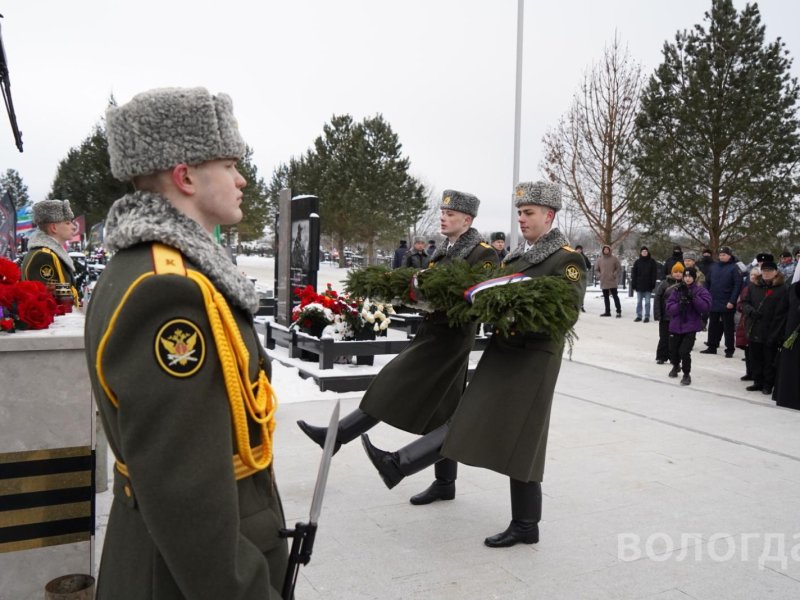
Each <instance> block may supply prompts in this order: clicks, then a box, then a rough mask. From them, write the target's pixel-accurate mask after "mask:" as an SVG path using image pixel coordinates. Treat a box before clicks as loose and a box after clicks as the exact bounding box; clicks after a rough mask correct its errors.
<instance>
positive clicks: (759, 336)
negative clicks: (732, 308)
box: [742, 260, 787, 395]
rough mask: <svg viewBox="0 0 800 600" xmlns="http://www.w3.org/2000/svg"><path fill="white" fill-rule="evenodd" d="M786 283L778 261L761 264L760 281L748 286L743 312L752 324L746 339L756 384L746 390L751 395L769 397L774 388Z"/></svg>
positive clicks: (781, 338)
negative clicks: (761, 394) (748, 343)
mask: <svg viewBox="0 0 800 600" xmlns="http://www.w3.org/2000/svg"><path fill="white" fill-rule="evenodd" d="M784 283H785V281H784V279H783V274H782V273H780V272H779V271H778V265H776V264H775V261H766V260H765V261H764V262H763V263H761V277H759V279H758V281H756V282H755V283H751V284H749V285H748V288H749V289H748V292H747V298H745V301H744V305H743V307H742V308H743V312H744V314H745V315H746V316H747V319H748V321H749V326H748V329H747V338H748V340H749V341H750V367H751V369H752V373H753V383H752V385H748V386H747V388H746V389H747V391H750V392H756V391H760V392H761V393H763V394H765V395H770V394H772V388H773V386H774V385H775V362H776V359H777V355H778V348H779V347H780V345H781V344H782V343H783V340H784V327H785V324H786V312H785V311H786V309H787V307H786V306H784V305H783V297H784V295H786V293H787V289H786V287H785V286H784Z"/></svg>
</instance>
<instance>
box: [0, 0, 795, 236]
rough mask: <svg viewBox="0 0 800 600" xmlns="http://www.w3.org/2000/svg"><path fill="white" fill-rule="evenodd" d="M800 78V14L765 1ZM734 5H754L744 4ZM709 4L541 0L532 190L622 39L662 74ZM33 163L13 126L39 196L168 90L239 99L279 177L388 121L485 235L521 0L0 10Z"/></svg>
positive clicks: (509, 131) (434, 182)
mask: <svg viewBox="0 0 800 600" xmlns="http://www.w3.org/2000/svg"><path fill="white" fill-rule="evenodd" d="M758 4H759V7H760V9H761V14H762V18H763V22H764V24H765V25H766V33H767V39H768V40H773V39H775V38H776V37H778V36H780V37H781V38H783V40H784V41H785V42H786V45H787V48H788V49H789V51H790V52H791V54H792V56H793V57H794V59H795V64H794V65H793V72H794V74H795V75H798V74H800V65H798V64H797V59H798V55H800V25H798V23H800V4H798V3H796V2H793V1H789V0H764V1H763V2H759V3H758ZM735 5H736V7H737V8H739V9H741V8H743V7H744V5H745V3H744V2H743V1H741V0H735ZM710 6H711V2H710V0H560V1H558V2H540V1H533V0H527V2H526V3H525V22H524V26H525V29H524V58H523V73H524V76H523V86H522V130H521V140H522V141H521V145H522V150H521V165H520V179H521V180H530V179H536V178H539V177H540V176H541V168H540V163H541V159H542V143H541V140H542V136H543V134H544V133H545V131H547V130H548V129H549V128H551V127H553V126H554V125H555V124H556V123H557V121H558V118H559V117H560V116H561V115H562V114H563V113H564V112H565V111H566V110H567V108H568V106H569V103H570V101H571V98H572V96H573V94H574V93H575V91H576V90H577V89H578V87H579V85H580V82H581V79H582V77H583V75H584V73H585V71H586V70H587V69H588V68H590V67H591V64H592V62H593V61H597V60H598V59H599V58H600V57H601V55H602V52H603V48H604V46H605V45H606V44H608V43H609V41H610V40H611V39H612V38H613V36H614V32H615V30H616V31H617V32H618V33H619V35H620V37H621V39H622V41H623V43H624V44H626V45H627V46H628V49H629V51H630V53H631V55H632V57H633V58H634V59H635V60H637V61H638V62H640V63H641V64H642V66H643V68H644V72H645V73H646V74H648V75H649V74H650V73H651V72H652V71H653V70H654V69H655V67H656V66H657V65H658V64H659V63H660V62H661V49H662V47H663V44H664V42H665V41H667V40H670V41H671V40H673V39H674V36H675V33H676V32H677V31H678V30H682V29H687V28H690V27H692V26H693V25H694V24H695V23H700V22H701V21H702V19H703V13H704V12H705V11H706V10H708V9H709V8H710ZM0 12H2V14H3V15H4V16H5V18H4V19H3V20H2V22H1V23H2V33H3V41H4V45H5V49H6V55H7V58H8V64H9V69H10V79H11V86H12V95H13V100H14V104H15V108H16V112H17V118H18V122H19V127H20V129H21V130H22V132H23V142H24V153H23V154H20V153H19V152H17V150H16V148H15V147H14V143H13V138H12V134H11V129H10V127H9V126H8V121H7V119H6V116H5V115H0V119H1V120H2V121H3V123H4V124H3V125H2V126H0V170H2V172H5V170H6V169H8V168H13V169H17V170H18V171H19V172H20V174H21V175H22V177H23V179H24V181H25V183H26V184H27V185H28V188H29V190H30V193H31V196H32V198H33V199H34V200H39V199H41V198H43V197H44V196H45V195H46V194H47V193H48V192H49V190H50V186H51V184H52V181H53V178H54V176H55V172H56V168H57V166H58V162H59V161H60V160H61V159H63V158H64V157H65V156H66V153H67V151H68V150H69V148H70V147H72V146H76V145H78V144H80V142H81V141H82V140H83V139H84V138H85V137H86V136H87V135H88V134H89V133H90V132H91V130H92V127H93V126H94V125H95V124H96V123H98V122H99V121H100V119H101V118H102V116H103V113H104V111H105V107H106V104H107V100H108V97H109V95H110V94H112V93H113V94H114V96H115V97H116V99H117V101H118V102H119V103H123V102H126V101H127V100H129V99H130V98H131V97H132V96H133V95H134V94H136V93H138V92H140V91H143V90H146V89H150V88H154V87H163V86H196V85H202V86H205V87H207V88H208V89H209V90H211V91H212V92H218V91H223V92H227V93H228V94H230V95H231V96H232V98H233V102H234V112H235V113H236V115H237V118H238V120H239V125H240V129H241V132H242V134H243V135H244V137H245V139H246V140H247V142H248V143H249V144H250V146H252V147H253V149H254V152H255V163H256V165H257V166H258V168H259V171H260V173H261V175H262V177H264V179H265V180H269V177H270V175H271V173H272V170H273V169H274V168H275V167H276V166H277V165H278V164H279V163H281V162H285V161H287V160H288V159H289V158H290V157H291V156H299V155H300V154H302V153H303V152H304V151H305V150H306V149H307V148H308V147H309V146H310V145H311V144H312V143H313V141H314V139H315V138H316V137H317V136H318V135H319V134H320V133H321V132H322V126H323V125H324V124H325V123H326V122H328V121H329V120H330V117H331V116H332V115H333V114H342V113H350V114H352V115H353V116H354V117H355V118H356V119H357V120H360V119H362V118H363V117H365V116H370V115H374V114H376V113H382V114H383V116H384V117H385V118H386V120H387V121H388V122H389V123H390V124H391V125H392V127H393V129H394V131H395V132H396V133H397V134H398V135H399V137H400V141H401V143H402V144H403V150H404V153H405V154H406V155H407V156H408V157H409V158H410V159H411V166H412V173H413V174H414V175H415V176H417V177H419V178H420V179H421V180H422V181H423V182H425V183H426V184H427V185H428V186H429V187H432V188H434V189H436V190H438V191H439V192H440V193H441V191H442V190H444V189H446V188H453V189H458V190H462V191H466V192H471V193H474V194H476V195H477V196H478V197H479V198H480V199H481V202H482V204H481V209H480V213H479V216H478V220H477V222H476V226H477V227H478V228H479V229H480V230H482V231H488V230H496V229H497V230H505V231H507V230H508V229H509V227H510V222H511V201H510V198H511V189H512V183H513V182H512V177H513V140H514V133H513V129H514V85H515V59H516V19H517V2H516V0H482V1H479V0H396V1H394V2H384V1H380V0H370V1H360V0H327V1H326V0H291V1H290V0H282V1H272V0H264V1H259V2H255V1H252V2H244V1H238V0H227V1H225V2H223V1H220V0H215V1H213V2H211V1H203V0H192V1H189V0H160V1H158V2H155V1H152V0H137V1H131V0H128V1H126V2H118V1H113V0H78V1H74V2H64V1H63V0H58V1H57V0H35V1H34V0H16V1H12V2H2V3H0Z"/></svg>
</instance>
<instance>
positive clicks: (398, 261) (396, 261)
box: [392, 240, 408, 269]
mask: <svg viewBox="0 0 800 600" xmlns="http://www.w3.org/2000/svg"><path fill="white" fill-rule="evenodd" d="M407 253H408V242H406V241H405V240H400V245H399V246H398V247H397V248H395V250H394V258H393V259H392V268H393V269H399V268H400V267H402V266H403V260H405V258H406V254H407Z"/></svg>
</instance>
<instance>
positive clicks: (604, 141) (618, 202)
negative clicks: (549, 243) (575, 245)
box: [542, 33, 642, 245]
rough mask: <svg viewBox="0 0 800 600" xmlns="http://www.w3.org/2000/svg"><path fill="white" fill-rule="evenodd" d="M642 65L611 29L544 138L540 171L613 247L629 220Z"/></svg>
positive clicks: (627, 230)
mask: <svg viewBox="0 0 800 600" xmlns="http://www.w3.org/2000/svg"><path fill="white" fill-rule="evenodd" d="M641 88H642V68H641V65H639V64H638V63H635V62H633V61H632V59H631V58H630V55H629V53H628V50H627V48H625V49H622V48H621V46H620V40H619V36H618V35H617V34H616V33H615V34H614V40H613V42H612V43H611V46H606V47H605V49H604V51H603V58H602V59H601V61H600V62H599V63H596V64H594V65H593V66H592V70H591V72H590V73H587V74H586V75H585V76H584V80H583V83H582V85H581V90H580V92H578V93H577V94H575V97H574V99H573V102H572V106H571V107H570V109H569V111H568V112H567V114H566V115H564V116H563V117H562V118H561V120H560V121H559V123H558V126H557V127H556V128H555V129H552V130H550V131H548V132H547V133H546V134H545V136H544V138H543V140H542V141H543V142H544V146H545V159H544V164H543V165H542V167H543V169H544V172H545V173H546V174H547V176H548V177H549V178H550V179H551V180H552V181H556V182H558V183H560V184H561V186H562V188H563V189H564V191H565V192H566V195H567V196H568V197H569V198H571V199H573V200H574V201H575V202H576V203H577V205H578V207H579V208H580V211H581V212H582V213H583V215H584V216H585V217H586V221H587V222H588V225H589V228H590V229H591V230H592V232H593V233H594V235H595V236H596V237H597V239H598V241H599V242H601V243H603V244H609V245H614V244H615V243H618V242H620V241H622V240H623V239H625V237H626V236H627V235H628V234H629V233H630V232H631V229H632V228H633V225H634V223H633V222H632V220H631V218H630V217H631V215H630V213H629V199H630V197H631V195H632V194H633V193H634V192H635V190H634V187H635V186H636V180H635V177H634V176H633V175H632V171H631V170H630V169H629V168H628V153H629V152H630V149H631V146H632V143H633V132H634V119H635V117H636V109H637V106H638V100H639V94H640V92H641Z"/></svg>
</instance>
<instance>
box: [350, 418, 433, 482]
mask: <svg viewBox="0 0 800 600" xmlns="http://www.w3.org/2000/svg"><path fill="white" fill-rule="evenodd" d="M447 429H448V426H447V424H445V425H442V426H441V427H439V428H437V429H434V430H433V431H431V432H430V433H428V434H426V435H423V436H422V437H421V438H419V439H417V440H414V441H413V442H411V443H410V444H408V445H407V446H403V447H402V448H400V450H398V451H397V452H386V451H384V450H381V449H380V448H376V447H375V446H373V445H372V444H371V443H370V441H369V436H368V435H367V434H366V433H365V434H362V435H361V443H362V444H363V445H364V451H365V452H366V453H367V456H368V457H369V460H370V461H371V462H372V464H373V465H374V466H375V468H376V469H378V473H379V474H380V476H381V479H383V483H385V484H386V487H387V488H389V489H392V488H393V487H394V486H396V485H397V484H398V483H400V482H401V481H402V480H403V478H404V477H408V476H409V475H413V474H414V473H419V472H420V471H422V469H424V468H426V467H430V466H431V465H432V464H433V463H435V462H436V461H438V460H439V459H441V458H442V457H441V455H440V454H439V450H441V448H442V444H443V443H444V438H445V436H446V435H447Z"/></svg>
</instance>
